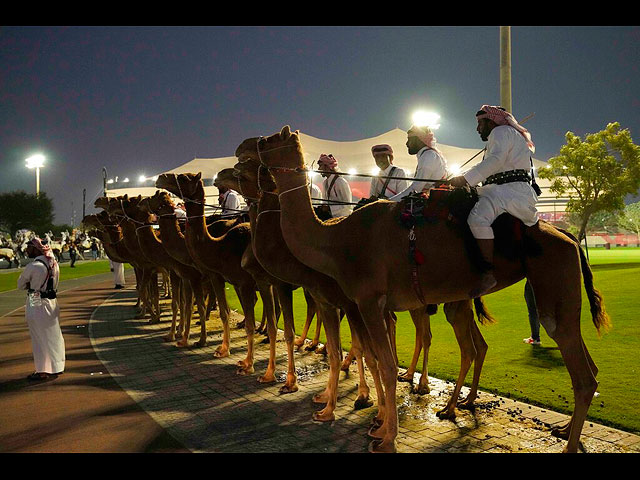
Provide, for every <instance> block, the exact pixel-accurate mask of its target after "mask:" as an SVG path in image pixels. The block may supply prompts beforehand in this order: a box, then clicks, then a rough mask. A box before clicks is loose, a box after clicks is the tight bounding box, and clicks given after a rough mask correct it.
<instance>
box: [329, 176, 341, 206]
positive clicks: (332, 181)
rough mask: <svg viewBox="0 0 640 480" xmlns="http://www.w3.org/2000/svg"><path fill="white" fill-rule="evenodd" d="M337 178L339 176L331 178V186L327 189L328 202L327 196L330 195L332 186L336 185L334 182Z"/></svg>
mask: <svg viewBox="0 0 640 480" xmlns="http://www.w3.org/2000/svg"><path fill="white" fill-rule="evenodd" d="M338 176H339V175H334V176H333V180H331V184H330V185H329V188H328V189H327V200H329V194H330V193H331V189H332V188H333V184H334V183H336V180H338Z"/></svg>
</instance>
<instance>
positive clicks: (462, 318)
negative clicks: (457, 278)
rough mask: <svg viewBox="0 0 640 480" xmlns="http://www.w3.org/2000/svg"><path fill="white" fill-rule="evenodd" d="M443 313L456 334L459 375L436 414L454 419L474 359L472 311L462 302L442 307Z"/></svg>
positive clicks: (469, 303)
mask: <svg viewBox="0 0 640 480" xmlns="http://www.w3.org/2000/svg"><path fill="white" fill-rule="evenodd" d="M444 312H445V315H446V317H447V321H448V322H449V323H450V324H451V325H452V326H453V331H454V333H455V334H456V340H457V341H458V345H459V347H460V373H459V374H458V380H457V381H456V386H455V388H454V390H453V393H452V394H451V398H449V402H448V403H447V405H446V406H445V407H444V408H443V409H442V410H440V411H439V412H438V413H437V416H438V417H439V418H454V417H455V416H456V412H455V408H456V403H457V401H458V396H459V395H460V390H461V389H462V385H463V384H464V379H465V377H466V376H467V373H468V372H469V368H470V367H471V363H472V362H473V360H474V359H475V357H476V348H475V346H474V344H473V337H472V335H471V325H470V323H471V322H473V321H474V320H473V310H472V309H471V301H470V300H462V301H459V302H454V303H447V304H445V305H444Z"/></svg>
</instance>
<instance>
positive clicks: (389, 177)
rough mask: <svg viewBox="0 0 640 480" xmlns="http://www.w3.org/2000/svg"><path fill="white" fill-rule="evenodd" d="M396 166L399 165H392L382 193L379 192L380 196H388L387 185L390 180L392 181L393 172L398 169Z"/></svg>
mask: <svg viewBox="0 0 640 480" xmlns="http://www.w3.org/2000/svg"><path fill="white" fill-rule="evenodd" d="M396 168H398V167H395V166H393V167H391V170H390V171H389V175H388V176H387V178H386V180H385V182H384V185H382V190H381V191H380V193H379V194H378V198H386V197H387V187H388V186H389V182H390V181H391V177H393V172H394V171H395V170H396Z"/></svg>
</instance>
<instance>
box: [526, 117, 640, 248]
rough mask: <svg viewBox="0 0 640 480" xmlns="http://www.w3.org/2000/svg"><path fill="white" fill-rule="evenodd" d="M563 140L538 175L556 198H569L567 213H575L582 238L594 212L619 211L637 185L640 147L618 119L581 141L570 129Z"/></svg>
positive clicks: (639, 179) (639, 176)
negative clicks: (554, 154)
mask: <svg viewBox="0 0 640 480" xmlns="http://www.w3.org/2000/svg"><path fill="white" fill-rule="evenodd" d="M565 139H566V141H567V143H566V145H563V146H562V147H561V148H560V154H559V155H558V156H556V157H553V158H551V159H549V162H548V166H547V167H544V168H542V169H540V171H539V172H538V175H539V176H540V177H541V178H546V179H548V180H550V181H551V185H550V187H549V190H550V191H551V192H553V193H555V194H556V196H557V197H561V196H565V197H569V201H568V203H567V212H574V213H576V214H577V215H578V217H579V229H578V239H579V240H581V241H582V240H583V239H584V237H585V235H586V230H587V225H588V223H589V219H590V217H591V216H592V215H593V214H594V213H596V212H599V211H606V212H615V211H616V210H622V209H623V208H624V197H625V196H626V195H628V194H635V193H636V192H637V191H638V188H640V146H638V145H635V144H634V143H633V141H632V139H631V134H630V133H629V130H628V129H621V128H620V124H619V123H618V122H614V123H609V124H608V125H607V128H605V129H604V130H602V131H600V132H598V133H593V134H587V135H586V136H585V139H584V141H583V140H581V139H580V137H578V136H577V135H575V134H573V133H572V132H567V133H566V135H565Z"/></svg>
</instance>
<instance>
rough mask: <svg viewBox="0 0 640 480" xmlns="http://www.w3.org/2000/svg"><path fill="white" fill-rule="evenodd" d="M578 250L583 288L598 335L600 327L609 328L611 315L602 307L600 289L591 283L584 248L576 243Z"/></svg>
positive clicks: (591, 279)
mask: <svg viewBox="0 0 640 480" xmlns="http://www.w3.org/2000/svg"><path fill="white" fill-rule="evenodd" d="M578 250H579V251H580V265H581V267H582V279H583V281H584V289H585V290H586V292H587V298H588V299H589V305H590V310H591V318H592V319H593V324H594V325H595V326H596V330H597V331H598V335H600V334H601V331H600V329H604V330H605V331H608V330H609V329H610V328H611V317H609V314H608V313H607V311H606V310H605V308H604V301H603V299H602V295H601V294H600V291H599V290H598V289H597V288H596V287H595V286H594V285H593V272H592V271H591V266H590V265H589V261H588V260H587V256H586V255H585V254H584V250H582V247H581V246H580V245H578Z"/></svg>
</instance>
